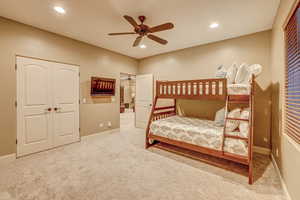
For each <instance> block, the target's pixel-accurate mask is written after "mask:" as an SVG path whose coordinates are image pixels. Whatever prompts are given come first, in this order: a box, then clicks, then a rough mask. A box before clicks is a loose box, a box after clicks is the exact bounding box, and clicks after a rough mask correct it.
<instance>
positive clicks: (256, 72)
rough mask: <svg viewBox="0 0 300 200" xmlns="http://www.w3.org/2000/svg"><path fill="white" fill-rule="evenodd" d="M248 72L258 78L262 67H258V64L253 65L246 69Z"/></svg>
mask: <svg viewBox="0 0 300 200" xmlns="http://www.w3.org/2000/svg"><path fill="white" fill-rule="evenodd" d="M248 71H249V72H250V73H251V74H253V75H255V76H258V75H259V74H260V73H261V72H262V66H261V65H259V64H254V65H250V66H249V67H248Z"/></svg>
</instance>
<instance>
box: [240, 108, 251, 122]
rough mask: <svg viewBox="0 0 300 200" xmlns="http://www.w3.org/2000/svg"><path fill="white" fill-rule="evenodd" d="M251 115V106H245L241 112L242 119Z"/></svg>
mask: <svg viewBox="0 0 300 200" xmlns="http://www.w3.org/2000/svg"><path fill="white" fill-rule="evenodd" d="M249 117H250V108H244V109H243V110H242V112H241V116H240V118H241V119H249Z"/></svg>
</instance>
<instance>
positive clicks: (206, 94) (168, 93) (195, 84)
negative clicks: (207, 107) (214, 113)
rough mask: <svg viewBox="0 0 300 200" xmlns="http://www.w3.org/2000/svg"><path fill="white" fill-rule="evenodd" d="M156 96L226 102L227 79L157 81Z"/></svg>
mask: <svg viewBox="0 0 300 200" xmlns="http://www.w3.org/2000/svg"><path fill="white" fill-rule="evenodd" d="M156 96H157V97H158V98H173V99H208V100H226V96H227V79H225V78H224V79H201V80H186V81H156Z"/></svg>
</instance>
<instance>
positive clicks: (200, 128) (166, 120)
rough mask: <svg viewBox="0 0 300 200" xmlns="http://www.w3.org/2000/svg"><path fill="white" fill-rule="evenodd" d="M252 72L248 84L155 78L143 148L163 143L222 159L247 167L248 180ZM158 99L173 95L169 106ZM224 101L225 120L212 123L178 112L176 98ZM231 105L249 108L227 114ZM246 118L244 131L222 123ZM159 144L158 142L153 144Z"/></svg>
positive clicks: (250, 158)
mask: <svg viewBox="0 0 300 200" xmlns="http://www.w3.org/2000/svg"><path fill="white" fill-rule="evenodd" d="M254 83H255V77H254V75H253V76H252V78H251V81H250V84H249V85H227V79H226V78H224V79H202V80H188V81H156V95H155V99H154V103H153V107H152V111H151V115H150V119H149V122H148V126H147V129H146V148H149V147H152V146H153V147H156V146H157V145H155V144H158V143H161V144H166V145H165V147H164V149H166V150H168V145H169V146H175V147H177V148H179V149H183V150H190V151H194V152H199V153H201V154H205V155H209V156H213V157H217V158H221V159H225V160H228V161H232V162H235V163H239V164H242V165H244V166H246V167H247V175H248V180H249V184H252V183H253V174H252V173H253V163H252V161H253V113H254V112H253V102H254ZM158 99H173V100H174V104H173V105H172V106H164V107H157V101H158ZM178 99H194V100H220V101H225V102H226V106H225V124H223V126H216V125H215V123H214V122H213V121H211V120H206V119H198V118H190V117H184V116H180V115H178V111H177V106H176V100H178ZM234 105H239V106H241V107H242V106H244V107H247V108H248V109H249V115H248V116H247V117H246V118H242V117H240V118H230V117H228V112H229V109H231V108H232V106H233V107H234ZM235 121H239V122H245V121H246V122H247V123H248V126H247V129H248V130H247V133H244V134H242V132H237V131H232V132H228V131H226V130H227V129H226V124H227V123H232V122H235ZM157 147H159V146H157Z"/></svg>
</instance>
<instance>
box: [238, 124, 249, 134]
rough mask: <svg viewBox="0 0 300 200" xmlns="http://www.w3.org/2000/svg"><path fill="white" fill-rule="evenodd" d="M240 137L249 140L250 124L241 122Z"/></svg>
mask: <svg viewBox="0 0 300 200" xmlns="http://www.w3.org/2000/svg"><path fill="white" fill-rule="evenodd" d="M239 129H240V136H241V137H245V138H247V137H248V135H249V122H244V121H241V122H240V125H239Z"/></svg>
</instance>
